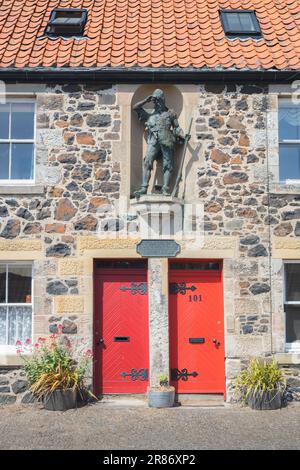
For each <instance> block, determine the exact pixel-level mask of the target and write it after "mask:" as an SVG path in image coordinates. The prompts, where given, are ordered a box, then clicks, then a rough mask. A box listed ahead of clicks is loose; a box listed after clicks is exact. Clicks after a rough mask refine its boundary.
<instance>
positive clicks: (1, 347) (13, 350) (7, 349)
mask: <svg viewBox="0 0 300 470" xmlns="http://www.w3.org/2000/svg"><path fill="white" fill-rule="evenodd" d="M0 265H5V266H6V281H7V270H8V266H13V265H17V266H20V265H24V266H31V302H27V303H8V302H3V303H0V307H15V306H17V307H24V306H25V307H31V337H30V338H29V339H30V341H31V343H32V341H33V326H34V325H33V318H34V313H33V308H34V307H33V296H34V282H33V262H31V261H4V260H3V261H2V260H1V261H0ZM7 294H8V283H7V282H6V300H8V298H7ZM7 312H8V308H7ZM6 321H8V313H6ZM6 328H7V325H6ZM7 335H8V329H7V330H6V342H7V340H8V338H7ZM2 353H9V354H17V347H16V345H12V344H0V354H2Z"/></svg>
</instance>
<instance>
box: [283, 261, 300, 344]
mask: <svg viewBox="0 0 300 470" xmlns="http://www.w3.org/2000/svg"><path fill="white" fill-rule="evenodd" d="M287 264H299V265H300V260H285V261H284V262H283V266H284V286H283V302H284V320H285V321H284V338H285V349H286V352H291V353H300V341H294V342H293V343H287V341H286V311H285V306H286V305H299V307H300V300H299V301H298V300H296V301H288V300H287V295H286V267H285V266H286V265H287Z"/></svg>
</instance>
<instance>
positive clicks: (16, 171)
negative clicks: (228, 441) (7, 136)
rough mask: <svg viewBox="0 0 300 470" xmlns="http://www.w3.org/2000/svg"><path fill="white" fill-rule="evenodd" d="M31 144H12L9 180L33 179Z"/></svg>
mask: <svg viewBox="0 0 300 470" xmlns="http://www.w3.org/2000/svg"><path fill="white" fill-rule="evenodd" d="M33 149H34V146H33V144H12V151H11V152H12V155H11V179H13V180H31V179H33Z"/></svg>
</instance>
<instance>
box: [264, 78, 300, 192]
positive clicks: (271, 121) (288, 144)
mask: <svg viewBox="0 0 300 470" xmlns="http://www.w3.org/2000/svg"><path fill="white" fill-rule="evenodd" d="M295 116H296V117H297V116H299V119H295ZM298 120H299V123H298ZM287 124H290V125H287ZM293 129H294V130H293ZM267 152H268V168H269V176H270V191H271V192H274V193H292V194H299V193H300V87H299V84H298V85H297V84H296V85H295V84H291V85H270V86H269V107H268V115H267ZM298 155H299V157H298ZM284 158H288V159H289V160H290V163H289V162H288V161H286V162H285V161H284V160H283V159H284ZM285 163H287V164H288V165H285ZM293 166H294V171H293Z"/></svg>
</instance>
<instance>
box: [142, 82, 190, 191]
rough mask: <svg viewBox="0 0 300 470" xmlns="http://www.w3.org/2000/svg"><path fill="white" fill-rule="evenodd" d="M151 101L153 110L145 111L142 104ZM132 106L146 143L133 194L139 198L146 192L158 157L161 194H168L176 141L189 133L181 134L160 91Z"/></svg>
mask: <svg viewBox="0 0 300 470" xmlns="http://www.w3.org/2000/svg"><path fill="white" fill-rule="evenodd" d="M151 101H152V102H153V103H154V110H153V112H151V113H149V112H148V111H146V110H145V109H144V107H143V106H144V105H145V104H146V103H149V102H151ZM133 109H134V111H135V112H136V113H137V115H138V118H139V120H140V121H142V122H143V123H145V129H146V131H147V144H148V147H147V153H146V155H145V158H144V165H143V182H142V186H141V188H140V189H139V190H138V191H136V192H135V193H134V194H135V196H136V197H139V196H140V195H142V194H146V193H147V189H148V185H149V180H150V177H151V171H152V169H153V164H154V161H155V160H161V159H162V165H163V175H164V177H163V178H164V180H163V187H162V193H163V194H165V195H169V194H170V181H171V176H172V173H173V170H174V154H175V148H176V143H180V144H183V143H184V142H185V141H186V139H188V138H189V137H190V136H185V135H184V133H183V130H182V129H181V127H180V126H179V124H178V120H177V115H176V113H175V111H173V110H172V109H168V108H167V106H166V104H165V96H164V93H163V91H162V90H155V91H154V93H153V94H152V95H151V96H148V97H147V98H145V99H144V100H142V101H140V102H139V103H137V104H135V105H134V107H133Z"/></svg>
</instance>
